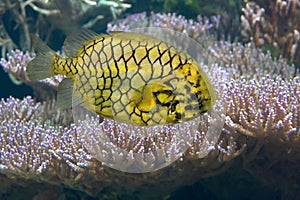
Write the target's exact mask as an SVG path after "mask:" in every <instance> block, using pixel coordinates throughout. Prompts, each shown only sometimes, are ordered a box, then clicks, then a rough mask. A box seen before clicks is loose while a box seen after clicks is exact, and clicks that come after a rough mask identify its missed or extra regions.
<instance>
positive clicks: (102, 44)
mask: <svg viewBox="0 0 300 200" xmlns="http://www.w3.org/2000/svg"><path fill="white" fill-rule="evenodd" d="M32 40H33V45H34V47H35V50H36V52H37V57H36V58H35V59H33V60H32V61H31V62H30V63H29V64H28V66H27V73H28V76H29V78H30V79H31V80H32V81H37V80H41V79H44V78H47V77H51V76H53V75H56V74H62V75H66V76H67V78H66V79H64V80H63V81H62V82H61V83H60V86H59V89H58V103H59V104H60V105H61V106H62V107H67V106H70V105H72V104H70V102H72V95H74V96H75V98H74V96H73V104H75V105H77V104H82V105H84V106H85V107H86V108H87V109H89V110H92V111H95V112H96V113H97V114H99V115H101V116H103V117H107V118H111V119H114V120H116V121H120V122H126V123H130V124H136V125H142V126H146V125H158V124H166V123H180V122H184V121H187V120H191V119H193V118H195V117H197V116H199V115H200V114H201V113H204V112H206V111H208V110H209V109H210V108H211V107H212V106H213V104H214V102H215V99H216V95H215V90H214V88H213V86H212V84H211V82H210V81H209V79H208V77H207V76H206V74H205V73H204V71H203V70H202V69H201V68H200V67H199V64H198V63H197V62H196V61H195V60H194V59H193V58H191V56H189V55H188V54H186V53H185V52H182V51H180V50H178V49H177V48H176V47H174V46H172V45H170V44H168V43H166V42H163V41H161V40H158V39H155V38H153V37H151V36H148V35H144V34H139V33H126V32H114V33H111V35H97V34H95V33H93V32H91V31H81V33H79V34H77V35H74V34H73V35H71V36H69V37H68V38H67V39H66V41H65V45H64V49H65V53H66V56H67V57H66V58H63V57H60V56H59V55H57V54H56V53H55V52H54V51H53V50H51V49H50V48H49V47H48V46H47V45H46V44H45V43H43V41H42V40H40V39H39V38H38V37H36V36H32ZM74 99H75V101H74Z"/></svg>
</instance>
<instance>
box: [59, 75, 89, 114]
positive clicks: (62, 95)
mask: <svg viewBox="0 0 300 200" xmlns="http://www.w3.org/2000/svg"><path fill="white" fill-rule="evenodd" d="M73 85H74V82H73V80H72V79H70V78H65V79H63V80H62V81H61V82H60V84H59V86H58V90H57V105H58V107H60V108H63V109H67V108H71V107H72V106H77V105H79V104H82V103H83V102H82V100H81V99H80V98H78V97H77V96H76V95H73V93H74V90H73Z"/></svg>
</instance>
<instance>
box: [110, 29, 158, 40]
mask: <svg viewBox="0 0 300 200" xmlns="http://www.w3.org/2000/svg"><path fill="white" fill-rule="evenodd" d="M109 33H110V34H111V35H112V36H113V37H117V38H119V39H122V40H139V41H141V40H147V41H149V40H151V41H159V40H158V39H156V38H154V37H152V36H150V35H144V34H141V33H134V32H122V31H112V32H109Z"/></svg>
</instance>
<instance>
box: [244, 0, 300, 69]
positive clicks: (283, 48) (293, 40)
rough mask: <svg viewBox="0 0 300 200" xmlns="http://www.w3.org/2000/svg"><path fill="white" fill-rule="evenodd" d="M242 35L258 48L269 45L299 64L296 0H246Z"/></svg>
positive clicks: (298, 6)
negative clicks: (247, 0) (251, 40)
mask: <svg viewBox="0 0 300 200" xmlns="http://www.w3.org/2000/svg"><path fill="white" fill-rule="evenodd" d="M242 11H243V15H242V16H241V21H242V25H243V28H244V29H243V31H242V34H243V35H244V37H245V38H246V39H248V40H249V39H253V41H254V42H255V44H256V45H257V46H259V47H262V46H266V45H271V46H273V48H274V49H275V50H279V51H280V53H281V55H283V57H285V58H287V59H289V60H290V61H295V62H296V63H298V64H299V62H300V60H299V58H300V50H299V44H300V22H299V19H300V1H299V0H286V1H285V0H277V1H262V0H256V1H249V2H248V3H247V5H246V8H244V9H243V10H242Z"/></svg>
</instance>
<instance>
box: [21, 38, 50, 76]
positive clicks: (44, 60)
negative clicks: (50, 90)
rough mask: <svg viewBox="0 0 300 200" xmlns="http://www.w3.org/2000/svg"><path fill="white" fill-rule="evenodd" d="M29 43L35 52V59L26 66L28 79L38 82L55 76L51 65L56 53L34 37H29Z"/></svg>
mask: <svg viewBox="0 0 300 200" xmlns="http://www.w3.org/2000/svg"><path fill="white" fill-rule="evenodd" d="M31 41H32V45H33V47H34V49H35V51H36V57H35V58H34V59H33V60H31V61H30V62H29V63H28V64H27V66H26V72H27V75H28V77H29V79H30V80H31V81H38V80H41V79H45V78H48V77H51V76H53V75H55V74H54V72H53V70H52V64H53V58H54V56H56V53H55V52H54V51H53V50H52V49H51V48H50V47H48V46H47V44H46V43H45V42H43V41H42V40H41V39H40V38H39V37H38V36H36V35H33V34H32V35H31Z"/></svg>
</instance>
